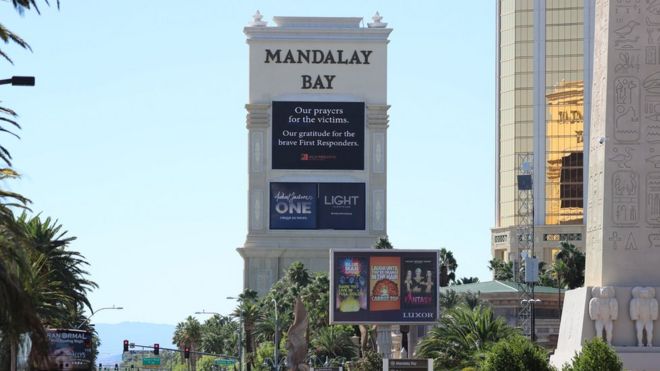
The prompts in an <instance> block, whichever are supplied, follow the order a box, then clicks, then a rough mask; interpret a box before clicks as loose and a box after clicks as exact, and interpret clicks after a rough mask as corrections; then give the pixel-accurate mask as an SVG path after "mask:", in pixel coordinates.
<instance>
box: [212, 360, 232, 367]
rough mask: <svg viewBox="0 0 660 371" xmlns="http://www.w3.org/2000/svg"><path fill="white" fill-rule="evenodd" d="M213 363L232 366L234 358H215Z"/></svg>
mask: <svg viewBox="0 0 660 371" xmlns="http://www.w3.org/2000/svg"><path fill="white" fill-rule="evenodd" d="M213 363H215V365H216V366H233V365H234V363H236V360H235V359H222V358H219V359H216V360H215V361H214V362H213Z"/></svg>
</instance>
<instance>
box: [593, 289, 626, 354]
mask: <svg viewBox="0 0 660 371" xmlns="http://www.w3.org/2000/svg"><path fill="white" fill-rule="evenodd" d="M589 316H590V317H591V319H592V320H593V321H594V325H595V326H596V336H598V337H600V338H602V337H603V329H605V336H606V340H607V343H608V344H610V345H612V327H613V326H612V321H616V319H617V317H618V316H619V303H617V301H616V299H615V298H614V287H611V286H603V287H594V288H592V289H591V300H589Z"/></svg>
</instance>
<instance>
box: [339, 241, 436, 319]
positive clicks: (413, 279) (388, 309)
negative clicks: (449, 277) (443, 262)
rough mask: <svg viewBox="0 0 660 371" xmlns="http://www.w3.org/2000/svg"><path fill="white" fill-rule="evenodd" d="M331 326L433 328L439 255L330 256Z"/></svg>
mask: <svg viewBox="0 0 660 371" xmlns="http://www.w3.org/2000/svg"><path fill="white" fill-rule="evenodd" d="M330 264H331V267H332V269H331V271H330V272H331V277H330V285H331V287H330V290H331V292H332V293H333V294H332V295H331V297H330V300H331V303H330V309H331V310H330V321H331V323H333V324H432V323H434V322H435V321H436V320H437V319H438V315H439V313H438V310H439V307H438V291H437V290H438V251H437V250H373V249H370V250H363V249H360V250H357V249H354V250H331V252H330Z"/></svg>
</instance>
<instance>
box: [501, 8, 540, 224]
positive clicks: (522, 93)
mask: <svg viewBox="0 0 660 371" xmlns="http://www.w3.org/2000/svg"><path fill="white" fill-rule="evenodd" d="M533 5H534V4H533V1H521V0H500V7H499V9H500V30H499V35H500V37H499V45H498V48H499V55H500V60H499V92H498V93H499V112H498V115H499V138H498V140H499V158H498V161H499V174H498V179H499V184H498V187H499V189H498V192H499V197H498V200H499V204H498V206H497V208H498V221H497V222H498V226H509V225H515V224H516V222H517V221H518V218H517V217H516V213H517V211H518V207H517V200H516V195H517V191H516V175H517V169H518V167H519V164H518V163H517V162H516V161H517V155H518V154H519V153H523V152H532V151H533V132H534V130H533V128H534V118H533V114H534V108H533V107H534V106H533V105H534V97H533V93H534V91H533V89H534V68H533V67H534V54H533V50H534V23H533V21H534V7H533Z"/></svg>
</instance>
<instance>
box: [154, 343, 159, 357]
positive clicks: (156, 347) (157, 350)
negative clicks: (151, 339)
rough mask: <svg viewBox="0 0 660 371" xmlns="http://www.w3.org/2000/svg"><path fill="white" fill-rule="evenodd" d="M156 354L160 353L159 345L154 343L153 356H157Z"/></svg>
mask: <svg viewBox="0 0 660 371" xmlns="http://www.w3.org/2000/svg"><path fill="white" fill-rule="evenodd" d="M158 352H160V344H158V343H156V344H154V354H155V355H158Z"/></svg>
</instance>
